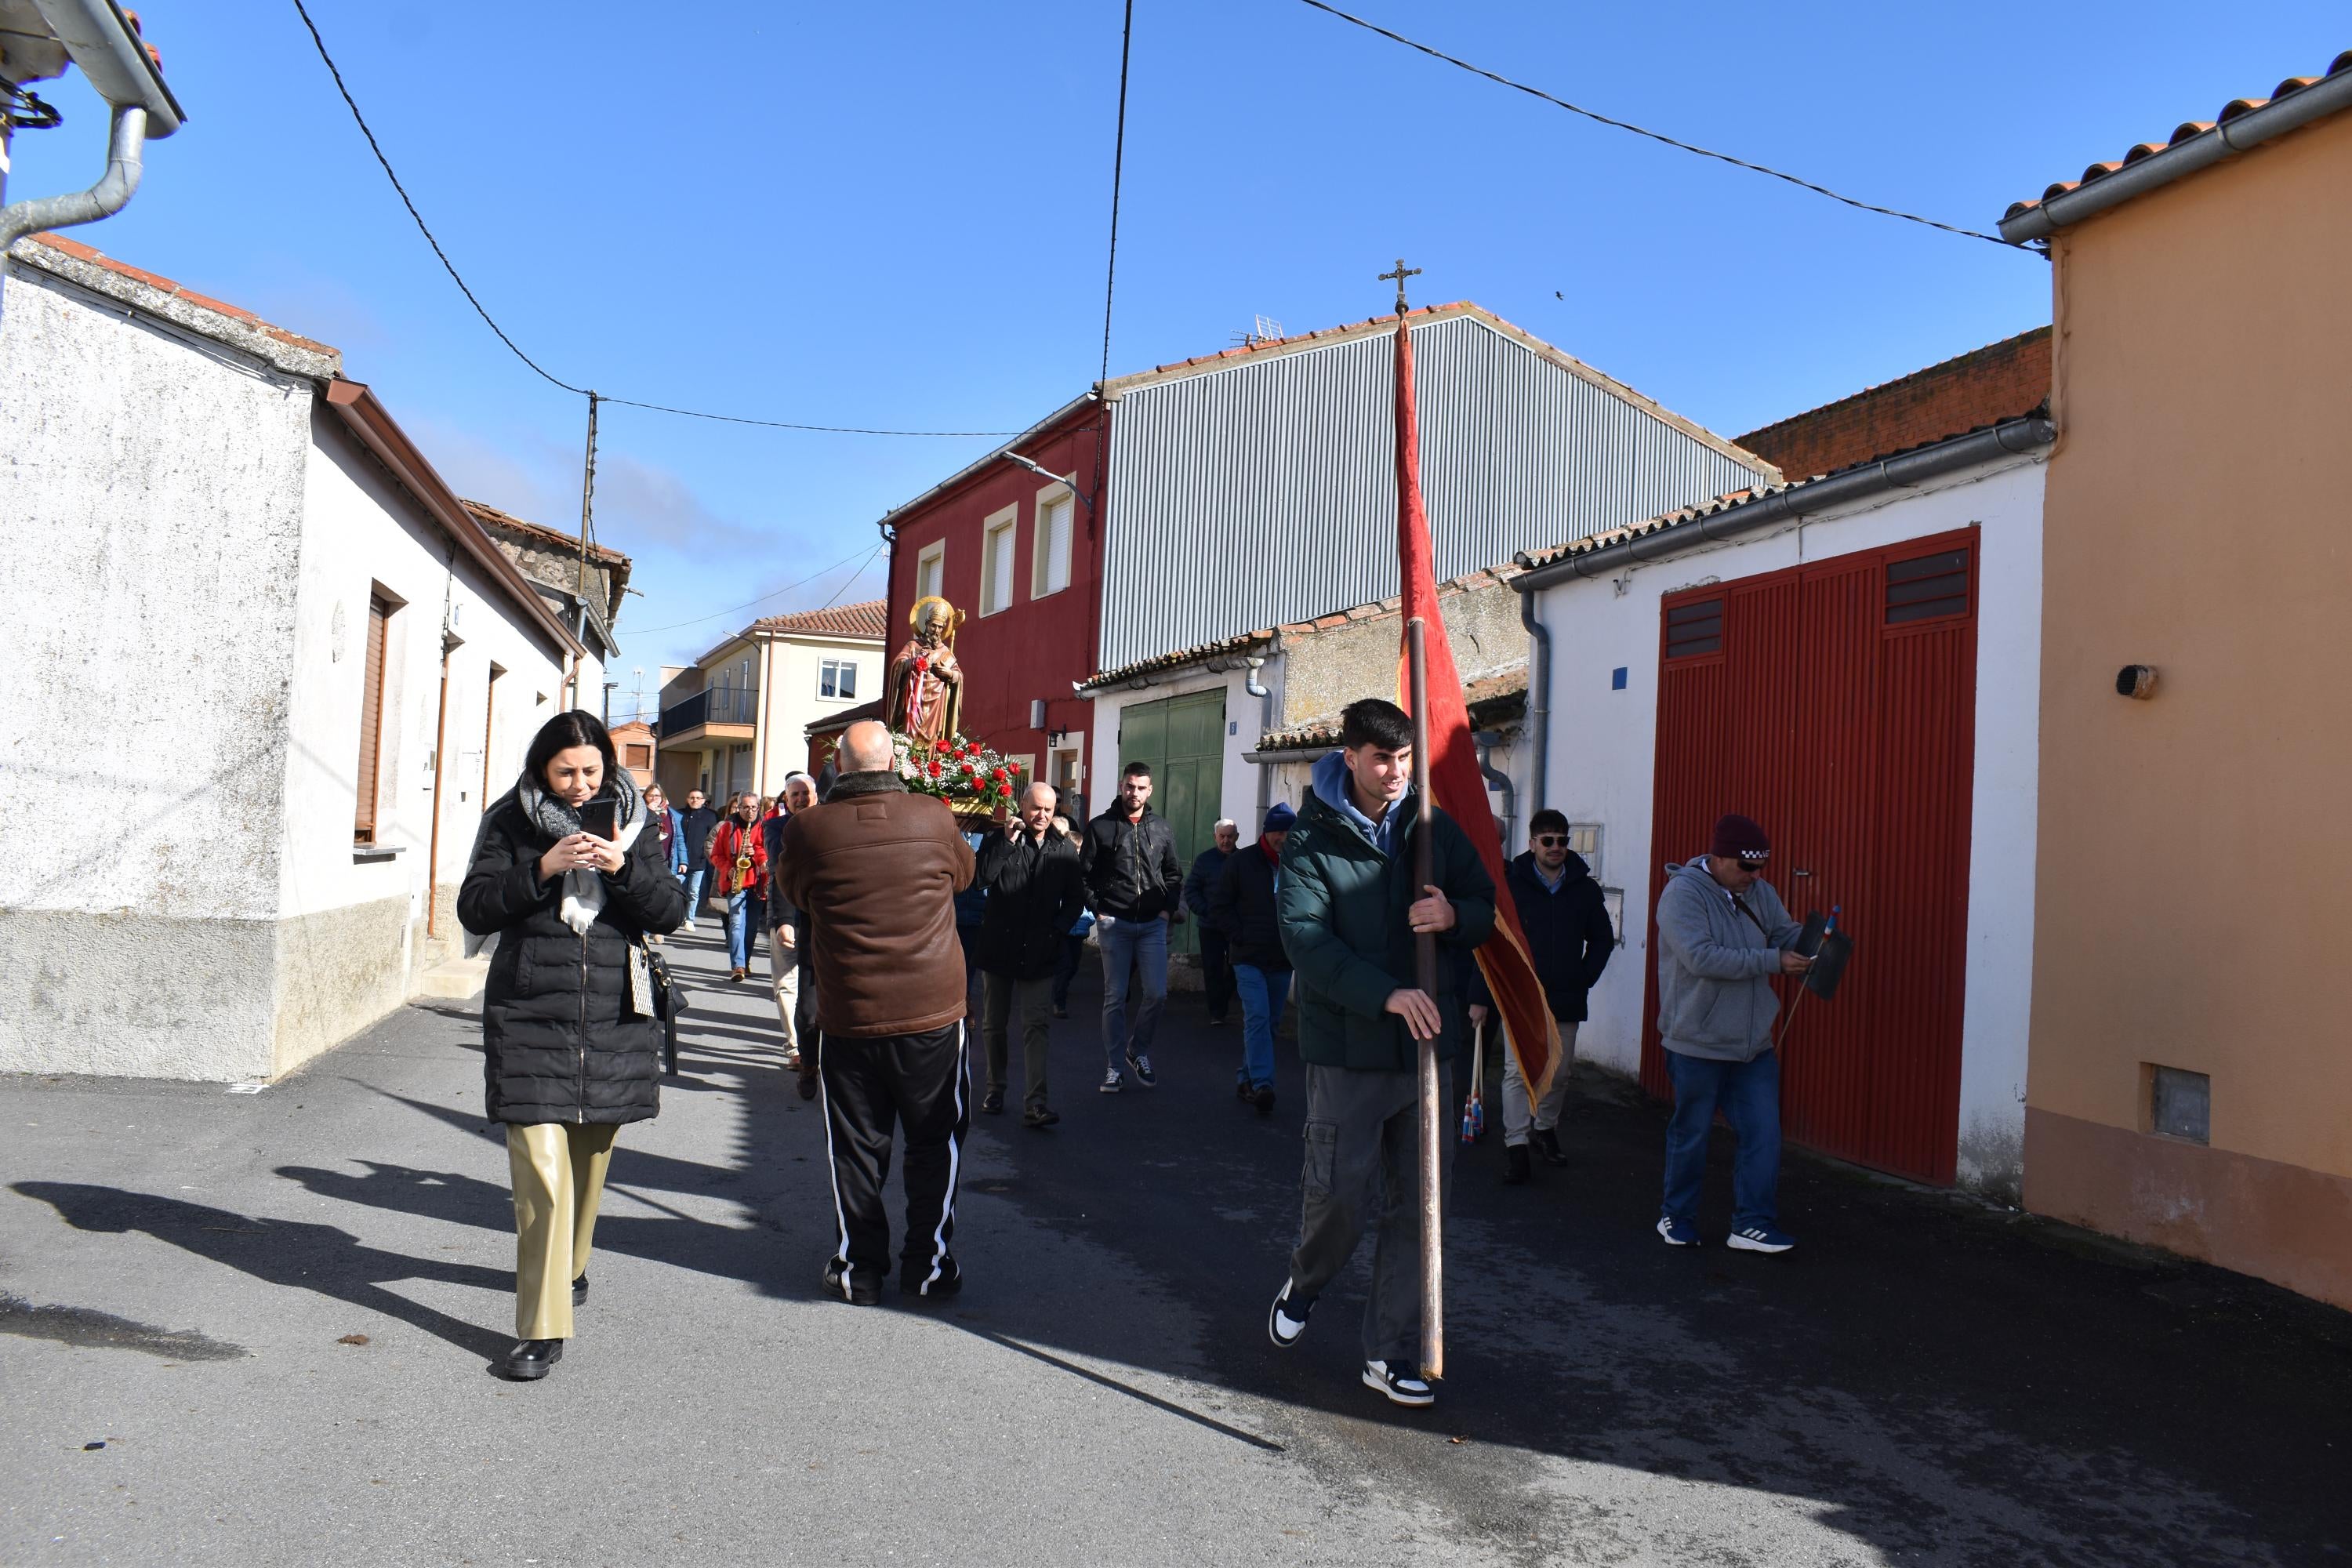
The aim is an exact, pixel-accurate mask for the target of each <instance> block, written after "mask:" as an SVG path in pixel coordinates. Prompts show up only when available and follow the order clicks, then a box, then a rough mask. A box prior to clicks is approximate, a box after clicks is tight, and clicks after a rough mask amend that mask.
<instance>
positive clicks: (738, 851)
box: [710, 794, 768, 980]
mask: <svg viewBox="0 0 2352 1568" xmlns="http://www.w3.org/2000/svg"><path fill="white" fill-rule="evenodd" d="M710 868H711V871H712V873H713V874H714V875H716V876H717V877H718V879H719V891H720V892H721V893H724V894H725V895H726V896H727V962H728V963H729V964H730V965H731V966H732V971H731V973H729V975H728V976H727V978H728V979H730V980H740V979H742V978H743V977H744V976H746V975H748V974H750V973H751V942H752V937H753V934H754V933H755V932H757V931H759V930H760V929H761V927H762V926H764V925H766V924H767V913H768V910H767V902H768V900H767V890H766V889H767V886H768V845H767V835H766V834H764V833H761V831H760V797H759V796H758V795H750V794H744V795H737V796H736V797H735V805H734V807H733V809H732V810H730V812H729V813H728V815H727V820H725V821H724V822H721V823H720V824H719V830H718V832H717V833H716V834H715V835H713V836H712V837H711V840H710Z"/></svg>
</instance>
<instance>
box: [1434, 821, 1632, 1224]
mask: <svg viewBox="0 0 2352 1568" xmlns="http://www.w3.org/2000/svg"><path fill="white" fill-rule="evenodd" d="M1505 875H1506V877H1507V879H1508V881H1509V883H1510V888H1511V901H1512V903H1514V904H1515V905H1517V908H1518V911H1519V925H1520V928H1521V929H1522V930H1524V931H1526V932H1527V938H1528V957H1530V958H1531V959H1533V960H1534V961H1535V969H1536V978H1537V979H1538V980H1539V981H1541V982H1542V983H1543V989H1544V1000H1545V1002H1547V1003H1548V1004H1549V1005H1550V1007H1551V1016H1552V1017H1553V1018H1554V1019H1555V1020H1557V1021H1558V1023H1559V1070H1558V1071H1556V1072H1555V1073H1553V1075H1552V1080H1551V1089H1550V1090H1549V1092H1548V1093H1547V1094H1545V1095H1544V1097H1543V1099H1542V1100H1540V1101H1538V1102H1537V1103H1536V1104H1534V1105H1530V1104H1528V1086H1527V1084H1526V1082H1525V1081H1524V1080H1523V1079H1520V1077H1519V1075H1518V1074H1517V1073H1516V1072H1513V1071H1511V1070H1509V1069H1508V1068H1506V1069H1505V1070H1504V1073H1503V1159H1504V1161H1505V1164H1504V1169H1503V1180H1504V1181H1505V1183H1507V1184H1509V1185H1512V1186H1517V1185H1519V1184H1522V1183H1524V1182H1525V1181H1526V1180H1527V1179H1528V1176H1529V1175H1530V1174H1531V1173H1533V1169H1534V1165H1533V1162H1532V1160H1531V1159H1530V1158H1529V1154H1528V1148H1529V1145H1530V1144H1532V1145H1533V1147H1534V1152H1535V1153H1536V1154H1538V1155H1540V1156H1541V1157H1542V1159H1543V1163H1545V1164H1547V1165H1565V1164H1567V1163H1568V1155H1567V1153H1566V1152H1564V1151H1563V1150H1562V1149H1561V1148H1560V1146H1559V1131H1557V1129H1558V1128H1559V1113H1560V1109H1561V1107H1562V1106H1563V1105H1565V1104H1566V1103H1567V1101H1568V1064H1569V1063H1570V1062H1571V1061H1573V1060H1575V1059H1576V1029H1577V1026H1578V1025H1580V1024H1581V1023H1583V1022H1584V1011H1585V1000H1584V999H1585V994H1586V993H1587V992H1589V991H1591V989H1592V987H1593V984H1594V983H1595V982H1597V981H1598V980H1599V979H1600V978H1601V971H1602V970H1603V969H1605V968H1607V967H1608V966H1609V955H1610V954H1611V953H1612V952H1614V951H1616V947H1617V931H1616V928H1615V927H1614V926H1612V925H1611V924H1610V923H1609V906H1608V903H1607V902H1606V900H1603V899H1602V898H1601V884H1599V883H1598V882H1595V881H1594V880H1593V879H1592V868H1591V867H1590V866H1588V865H1586V864H1585V863H1584V857H1583V856H1581V855H1579V854H1577V853H1576V852H1575V851H1574V850H1572V849H1570V847H1568V818H1567V817H1565V816H1561V815H1560V814H1559V812H1557V811H1554V810H1552V809H1551V808H1550V807H1549V806H1546V807H1545V808H1544V809H1543V810H1541V811H1538V812H1537V813H1536V814H1535V816H1533V817H1532V818H1530V819H1529V821H1528V852H1527V853H1526V854H1524V855H1522V856H1520V857H1519V858H1517V859H1516V860H1514V861H1512V862H1511V864H1510V868H1509V869H1508V870H1507V872H1506V873H1505ZM1494 1007H1495V998H1494V995H1493V994H1492V993H1490V992H1489V991H1488V990H1487V989H1486V975H1485V974H1484V973H1478V972H1476V971H1475V970H1474V971H1473V972H1472V974H1471V978H1470V1022H1471V1023H1472V1024H1474V1025H1476V1024H1484V1023H1486V1021H1487V1020H1488V1018H1489V1017H1491V1016H1493V1013H1494Z"/></svg>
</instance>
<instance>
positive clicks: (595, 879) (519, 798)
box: [515, 769, 646, 936]
mask: <svg viewBox="0 0 2352 1568" xmlns="http://www.w3.org/2000/svg"><path fill="white" fill-rule="evenodd" d="M599 794H600V795H610V796H611V797H612V798H613V799H614V801H616V802H617V803H618V805H617V808H616V809H615V810H614V814H613V818H614V837H613V841H614V843H616V844H618V845H619V846H620V847H621V848H622V850H623V852H624V853H625V852H626V851H627V850H628V848H629V847H630V846H631V845H632V844H635V842H636V841H637V835H638V834H639V833H640V832H642V831H644V829H645V826H646V805H645V797H644V796H643V795H640V794H638V793H637V781H636V780H635V779H633V778H631V777H630V776H629V775H628V773H626V772H625V771H623V770H618V769H616V770H614V772H613V773H611V774H609V775H608V776H607V777H606V779H605V781H604V789H603V790H602V791H600V792H599ZM515 804H516V805H520V806H521V807H522V810H523V815H524V816H528V817H529V818H530V823H531V826H534V827H536V828H538V829H539V830H540V831H541V833H544V834H546V835H547V837H548V838H549V839H550V840H551V841H552V840H554V839H558V838H564V837H570V836H571V835H572V834H574V833H581V832H584V831H586V829H585V827H584V826H583V824H582V822H581V820H580V813H579V812H578V811H576V810H574V809H573V808H572V806H570V805H566V804H565V803H564V802H562V801H561V800H559V799H557V798H556V797H555V796H553V795H550V794H548V793H547V789H546V786H545V785H543V784H541V783H540V781H539V780H537V779H535V778H533V777H531V775H530V774H529V773H525V774H523V776H522V778H521V779H520V781H519V782H518V783H517V784H515ZM603 912H604V878H603V877H601V876H600V875H598V874H597V873H596V872H595V871H593V870H589V869H585V868H583V869H581V870H576V871H566V872H565V873H564V874H563V910H562V914H563V923H564V924H565V925H568V926H570V927H571V928H572V930H573V931H578V932H579V933H580V934H581V935H583V936H585V935H587V934H588V928H589V927H590V926H592V925H594V924H595V923H596V917H597V916H598V915H600V914H602V913H603Z"/></svg>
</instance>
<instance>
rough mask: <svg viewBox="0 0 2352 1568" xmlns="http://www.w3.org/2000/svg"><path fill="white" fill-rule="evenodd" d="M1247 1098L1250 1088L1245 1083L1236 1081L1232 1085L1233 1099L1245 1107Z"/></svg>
mask: <svg viewBox="0 0 2352 1568" xmlns="http://www.w3.org/2000/svg"><path fill="white" fill-rule="evenodd" d="M1249 1097H1250V1086H1249V1085H1248V1084H1246V1083H1243V1082H1239V1081H1236V1082H1235V1083H1234V1099H1235V1100H1240V1101H1241V1102H1242V1103H1243V1104H1244V1105H1247V1104H1248V1103H1249Z"/></svg>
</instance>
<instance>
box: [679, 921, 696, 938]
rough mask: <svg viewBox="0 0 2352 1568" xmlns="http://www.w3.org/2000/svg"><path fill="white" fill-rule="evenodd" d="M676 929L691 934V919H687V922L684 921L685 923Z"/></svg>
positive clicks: (692, 929)
mask: <svg viewBox="0 0 2352 1568" xmlns="http://www.w3.org/2000/svg"><path fill="white" fill-rule="evenodd" d="M678 929H679V930H680V931H685V932H687V933H688V934H689V935H691V934H692V933H693V931H694V922H693V921H687V922H686V924H684V925H682V926H680V927H679V928H678Z"/></svg>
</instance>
